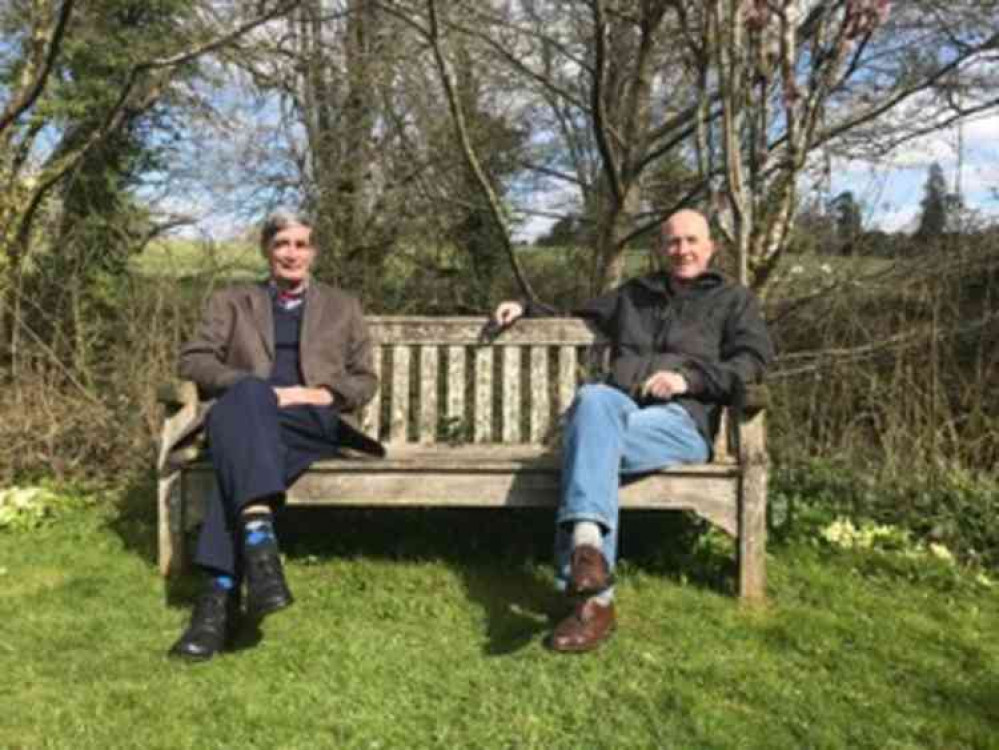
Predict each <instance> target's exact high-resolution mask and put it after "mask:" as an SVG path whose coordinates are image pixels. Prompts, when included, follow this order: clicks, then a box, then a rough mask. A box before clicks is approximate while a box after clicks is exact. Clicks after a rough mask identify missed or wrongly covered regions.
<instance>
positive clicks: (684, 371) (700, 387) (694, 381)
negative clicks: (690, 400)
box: [679, 367, 704, 396]
mask: <svg viewBox="0 0 999 750" xmlns="http://www.w3.org/2000/svg"><path fill="white" fill-rule="evenodd" d="M679 373H680V374H681V375H682V376H683V379H684V380H686V381H687V393H688V394H689V395H691V396H697V395H699V394H701V393H703V392H704V376H703V375H701V373H699V372H698V371H697V370H695V369H694V368H692V367H681V368H680V370H679Z"/></svg>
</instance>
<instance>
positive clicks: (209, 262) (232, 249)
mask: <svg viewBox="0 0 999 750" xmlns="http://www.w3.org/2000/svg"><path fill="white" fill-rule="evenodd" d="M266 267H267V266H266V264H265V262H264V259H263V258H262V257H261V255H260V252H259V250H258V249H257V246H256V245H254V244H253V243H250V242H239V241H228V242H200V241H197V240H185V239H168V240H162V241H159V242H154V243H150V245H149V247H148V248H147V249H146V251H145V252H144V253H142V255H140V256H138V257H137V258H135V259H134V260H133V261H132V270H133V271H135V272H136V273H138V274H139V275H141V276H158V277H167V278H178V277H184V276H193V275H199V274H216V275H221V276H225V277H227V278H245V277H258V276H260V275H261V274H262V273H264V272H265V269H266Z"/></svg>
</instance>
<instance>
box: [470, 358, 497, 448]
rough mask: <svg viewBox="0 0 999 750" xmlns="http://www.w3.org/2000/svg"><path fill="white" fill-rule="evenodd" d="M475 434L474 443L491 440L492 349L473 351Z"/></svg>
mask: <svg viewBox="0 0 999 750" xmlns="http://www.w3.org/2000/svg"><path fill="white" fill-rule="evenodd" d="M474 366H475V434H474V436H473V437H474V440H475V442H476V443H489V442H492V440H493V348H492V347H491V346H480V347H477V348H476V349H475V365H474Z"/></svg>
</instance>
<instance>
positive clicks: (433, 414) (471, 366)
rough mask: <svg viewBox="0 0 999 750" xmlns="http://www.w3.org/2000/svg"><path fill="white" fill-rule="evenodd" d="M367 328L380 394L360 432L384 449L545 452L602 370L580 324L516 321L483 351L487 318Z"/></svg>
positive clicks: (377, 319)
mask: <svg viewBox="0 0 999 750" xmlns="http://www.w3.org/2000/svg"><path fill="white" fill-rule="evenodd" d="M367 321H368V327H369V329H370V331H371V335H372V337H373V339H374V341H375V342H376V346H375V369H376V371H377V372H378V375H379V383H380V386H379V392H378V394H377V395H376V397H375V398H374V399H373V400H372V402H371V403H370V404H369V405H368V407H367V408H366V409H365V410H364V412H363V415H362V425H363V427H364V429H365V430H366V431H367V432H368V434H371V435H378V436H379V437H380V438H381V439H382V440H384V441H386V442H387V443H389V444H390V445H391V444H400V443H437V442H462V443H467V442H475V443H533V444H540V443H546V442H549V441H550V440H551V439H552V436H553V432H554V427H556V426H557V424H558V418H559V416H560V415H561V414H562V413H563V412H564V411H565V410H566V409H567V408H568V407H569V404H570V403H571V402H572V398H573V395H574V394H575V392H576V388H577V387H578V385H579V383H580V382H583V381H586V380H589V379H594V378H595V377H596V376H598V375H599V374H600V373H601V372H602V371H603V369H604V366H605V364H606V356H607V349H608V347H607V341H606V340H605V339H604V338H603V337H602V336H601V335H600V334H599V333H597V332H596V331H594V330H593V329H591V328H590V327H588V326H587V325H586V323H584V322H583V321H582V320H580V319H578V318H544V319H531V320H521V321H520V322H518V323H517V325H515V326H513V327H512V328H510V329H508V330H506V331H504V332H503V334H502V335H501V336H500V337H499V338H497V339H496V340H495V341H494V342H492V343H489V344H480V343H479V338H480V334H481V332H482V330H483V327H484V326H485V324H486V318H484V317H422V316H369V317H368V318H367ZM719 432H720V433H721V432H724V430H720V431H719ZM719 438H720V439H719V440H716V446H715V452H716V455H720V454H719V450H721V452H722V453H724V452H725V451H724V446H725V442H726V441H725V440H724V435H719Z"/></svg>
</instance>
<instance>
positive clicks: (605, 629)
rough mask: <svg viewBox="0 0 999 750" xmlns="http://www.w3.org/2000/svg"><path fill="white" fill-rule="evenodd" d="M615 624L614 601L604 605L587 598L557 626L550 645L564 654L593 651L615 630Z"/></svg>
mask: <svg viewBox="0 0 999 750" xmlns="http://www.w3.org/2000/svg"><path fill="white" fill-rule="evenodd" d="M614 625H615V618H614V602H611V603H610V604H608V605H607V606H604V605H602V604H598V603H597V602H596V601H594V600H593V599H587V600H586V601H582V602H579V603H578V604H576V607H575V609H574V610H573V612H572V614H571V615H569V616H568V617H566V618H565V619H564V620H562V622H560V623H559V624H558V625H557V626H556V628H555V631H554V632H553V633H552V636H551V640H550V641H549V646H551V649H552V651H558V652H559V653H563V654H567V653H568V654H575V653H582V652H584V651H592V650H593V649H595V648H596V647H597V646H599V645H600V644H601V643H603V642H604V641H606V640H607V638H608V637H609V636H610V634H611V633H613V632H614Z"/></svg>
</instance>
